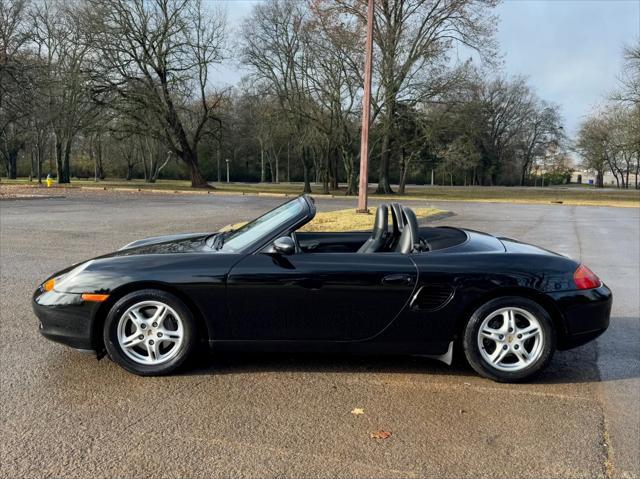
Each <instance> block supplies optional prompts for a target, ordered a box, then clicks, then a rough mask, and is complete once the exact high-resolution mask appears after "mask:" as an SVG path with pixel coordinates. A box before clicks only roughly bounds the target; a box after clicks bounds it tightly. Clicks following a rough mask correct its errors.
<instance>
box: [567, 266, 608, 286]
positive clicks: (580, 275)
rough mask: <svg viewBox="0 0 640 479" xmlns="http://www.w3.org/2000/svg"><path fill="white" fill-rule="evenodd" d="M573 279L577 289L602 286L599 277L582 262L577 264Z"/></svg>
mask: <svg viewBox="0 0 640 479" xmlns="http://www.w3.org/2000/svg"><path fill="white" fill-rule="evenodd" d="M573 281H574V283H576V286H577V287H578V289H593V288H599V287H600V286H602V281H600V278H598V277H597V276H596V274H595V273H594V272H593V271H591V270H590V269H589V268H587V267H586V266H585V265H583V264H581V265H580V266H578V269H577V270H576V271H575V272H574V273H573Z"/></svg>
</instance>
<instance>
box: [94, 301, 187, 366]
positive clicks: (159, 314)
mask: <svg viewBox="0 0 640 479" xmlns="http://www.w3.org/2000/svg"><path fill="white" fill-rule="evenodd" d="M195 331H196V328H195V322H194V319H193V315H192V314H191V312H190V311H189V308H187V307H186V306H185V305H184V303H183V302H182V301H180V300H179V299H178V298H176V297H175V296H174V295H172V294H169V293H167V292H165V291H160V290H153V289H145V290H141V291H135V292H133V293H129V294H127V295H126V296H124V297H123V298H121V299H120V300H119V301H118V302H117V303H116V304H114V305H113V307H112V308H111V310H110V311H109V314H108V315H107V318H106V320H105V323H104V331H103V332H104V338H105V347H106V349H107V352H108V353H109V357H110V358H111V359H112V360H113V361H115V362H116V363H118V364H119V365H120V366H122V367H123V368H124V369H126V370H127V371H130V372H132V373H134V374H139V375H141V376H156V375H165V374H170V373H172V372H174V371H175V370H176V369H178V368H179V367H180V366H181V365H182V364H183V363H184V362H185V361H186V360H187V358H188V357H189V356H190V354H191V352H192V351H193V349H194V344H195Z"/></svg>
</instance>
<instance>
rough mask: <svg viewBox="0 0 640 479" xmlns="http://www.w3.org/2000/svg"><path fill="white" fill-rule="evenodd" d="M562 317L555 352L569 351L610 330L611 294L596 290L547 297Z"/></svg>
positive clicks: (558, 293) (600, 288) (606, 288)
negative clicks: (561, 332)
mask: <svg viewBox="0 0 640 479" xmlns="http://www.w3.org/2000/svg"><path fill="white" fill-rule="evenodd" d="M549 295H550V296H551V297H552V298H553V299H554V300H555V302H556V304H557V305H558V308H559V310H560V313H561V314H562V317H563V318H564V323H565V328H566V331H564V334H562V335H560V337H559V338H558V349H570V348H574V347H576V346H580V345H582V344H585V343H587V342H589V341H592V340H594V339H595V338H597V337H598V336H600V335H601V334H602V333H604V332H605V331H606V330H607V328H608V327H609V320H610V316H611V305H612V304H613V294H612V293H611V290H610V289H609V288H608V287H607V286H606V285H604V284H603V285H602V286H600V287H599V288H594V289H587V290H580V291H565V292H557V293H550V294H549Z"/></svg>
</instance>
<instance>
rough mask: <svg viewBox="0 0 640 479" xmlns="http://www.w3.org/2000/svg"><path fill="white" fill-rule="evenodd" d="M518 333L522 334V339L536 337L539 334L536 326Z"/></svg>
mask: <svg viewBox="0 0 640 479" xmlns="http://www.w3.org/2000/svg"><path fill="white" fill-rule="evenodd" d="M518 332H519V333H520V334H522V337H523V338H525V339H528V338H533V337H535V336H538V335H539V334H540V328H538V326H534V325H529V326H527V327H526V328H523V329H521V330H519V331H518Z"/></svg>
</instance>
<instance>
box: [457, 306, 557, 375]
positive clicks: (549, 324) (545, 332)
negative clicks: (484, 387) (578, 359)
mask: <svg viewBox="0 0 640 479" xmlns="http://www.w3.org/2000/svg"><path fill="white" fill-rule="evenodd" d="M502 308H517V309H520V310H524V311H526V312H528V313H529V314H531V315H533V316H534V317H535V319H536V320H537V321H538V323H539V324H540V334H541V337H542V345H541V347H540V349H539V350H540V352H539V354H538V356H537V359H535V360H534V361H532V362H531V364H529V365H527V366H526V367H523V368H522V369H520V370H517V371H504V370H502V369H498V368H496V367H494V366H493V365H492V364H490V363H489V362H488V360H486V359H485V358H484V357H483V354H482V353H481V351H480V345H479V344H478V335H479V330H480V327H481V326H482V323H483V321H484V320H485V318H488V317H489V316H490V315H491V314H492V313H494V312H496V311H498V310H500V309H502ZM490 341H491V340H490ZM462 342H463V349H464V354H465V357H466V359H467V361H468V362H469V364H470V365H471V367H472V368H473V369H474V370H475V371H476V372H477V373H478V374H479V375H480V376H483V377H485V378H489V379H493V380H494V381H498V382H519V381H524V380H525V379H530V378H532V377H533V376H534V375H535V374H537V373H538V372H540V371H541V370H542V369H544V367H545V366H546V365H547V364H548V363H549V361H550V360H551V357H552V356H553V353H554V352H555V349H556V332H555V328H554V326H553V321H552V320H551V317H550V316H549V313H548V312H547V311H546V310H545V309H544V308H543V307H542V306H540V305H539V304H538V303H536V302H535V301H532V300H530V299H528V298H523V297H520V296H503V297H500V298H496V299H493V300H491V301H489V302H487V303H485V304H483V305H482V306H480V307H479V308H478V309H477V310H476V311H475V312H474V313H473V315H472V316H471V318H469V321H468V322H467V324H466V327H465V330H464V335H463V341H462ZM494 344H495V346H496V347H497V345H498V343H494ZM487 347H489V346H487ZM504 349H505V350H507V349H508V347H507V346H504ZM514 353H515V351H514ZM515 359H516V358H515V354H513V360H515Z"/></svg>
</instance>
